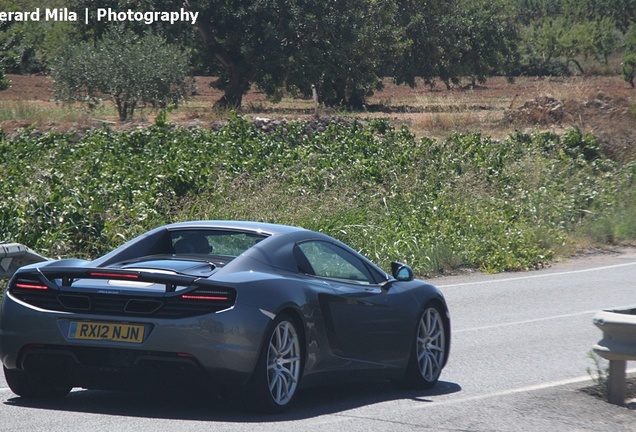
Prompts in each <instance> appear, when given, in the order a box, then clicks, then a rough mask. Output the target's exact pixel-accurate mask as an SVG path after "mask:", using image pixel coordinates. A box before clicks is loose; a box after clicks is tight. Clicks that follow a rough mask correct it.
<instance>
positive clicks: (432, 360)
mask: <svg viewBox="0 0 636 432" xmlns="http://www.w3.org/2000/svg"><path fill="white" fill-rule="evenodd" d="M447 333H448V327H447V325H446V323H445V321H444V317H443V315H442V310H441V309H440V307H439V306H437V305H435V304H429V305H427V306H426V307H425V308H424V310H423V311H422V313H421V314H420V316H419V320H418V323H417V330H416V332H415V340H414V341H413V345H412V351H411V355H410V358H409V362H408V365H407V370H406V374H405V376H404V379H403V380H402V381H401V382H400V384H401V385H402V386H404V387H408V388H425V389H428V388H431V387H433V386H434V385H435V384H436V383H437V381H438V380H439V376H440V374H441V373H442V369H443V368H444V365H445V364H446V356H447V355H448V344H447V341H448V337H449V335H448V334H447Z"/></svg>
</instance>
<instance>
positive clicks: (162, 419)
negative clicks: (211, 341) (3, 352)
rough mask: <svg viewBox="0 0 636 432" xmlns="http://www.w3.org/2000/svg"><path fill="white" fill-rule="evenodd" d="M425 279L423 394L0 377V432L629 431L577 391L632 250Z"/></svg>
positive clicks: (631, 426)
mask: <svg viewBox="0 0 636 432" xmlns="http://www.w3.org/2000/svg"><path fill="white" fill-rule="evenodd" d="M433 282H434V283H435V284H437V285H438V286H440V287H441V288H442V290H443V291H444V293H445V295H446V297H447V299H448V303H449V307H450V309H451V314H452V319H453V347H452V351H451V359H450V362H449V364H448V366H447V368H446V369H445V371H444V373H443V374H442V378H441V381H440V383H439V385H438V386H437V387H436V388H435V389H433V390H432V391H421V392H413V391H403V390H396V389H394V388H393V387H392V386H391V385H390V384H389V383H363V384H359V385H348V386H330V387H323V388H317V389H308V390H304V391H302V392H300V393H299V395H298V396H299V397H298V400H297V403H296V405H295V406H294V407H292V409H291V410H290V411H289V412H287V413H285V414H282V415H279V416H260V415H258V416H257V415H253V414H249V413H245V412H242V411H240V410H237V409H235V408H233V406H232V405H229V404H227V403H226V402H224V401H223V400H217V399H213V398H212V399H209V400H201V399H196V398H187V397H185V398H184V397H179V396H170V395H156V396H154V397H141V396H135V395H127V394H118V393H111V392H97V391H84V390H78V391H74V392H72V393H71V394H70V395H69V396H68V397H67V398H66V399H64V400H62V401H57V402H29V401H25V400H22V399H21V398H18V397H16V396H15V395H13V394H12V393H11V391H10V390H9V389H8V388H7V385H6V383H5V382H4V379H3V378H0V431H4V430H11V431H14V430H15V431H17V430H20V431H23V430H28V431H40V430H41V431H46V432H52V431H68V430H75V431H91V432H99V431H113V430H116V431H118V432H124V431H128V430H130V431H133V430H134V431H135V432H143V431H157V430H162V431H163V430H171V431H199V430H200V431H204V430H205V431H296V430H298V431H322V432H324V431H347V432H355V431H365V432H367V431H371V430H372V431H419V430H422V431H438V430H439V431H520V430H523V431H636V409H632V408H630V407H618V406H614V405H610V404H607V403H606V402H604V401H603V400H601V399H598V398H596V397H594V396H590V395H589V394H587V393H585V392H583V391H582V389H583V388H585V387H589V386H591V385H592V384H593V382H592V380H591V379H590V377H589V375H588V372H587V369H588V368H590V367H591V368H592V369H594V365H593V363H592V361H591V360H590V359H589V358H588V356H587V354H588V352H589V351H590V350H591V347H592V345H593V344H594V343H595V342H596V341H597V340H598V339H600V336H601V333H600V330H598V329H597V328H596V327H595V326H594V325H593V324H592V317H593V315H594V313H596V312H597V311H598V310H600V309H606V308H615V307H627V306H636V290H635V289H634V285H635V284H636V250H633V249H632V250H623V251H621V253H616V254H602V255H593V256H588V257H584V258H578V259H572V260H569V261H568V262H565V263H559V264H555V265H553V266H551V267H550V268H548V269H545V270H541V271H533V272H528V273H513V274H500V275H482V274H471V275H466V276H461V277H459V276H458V277H449V278H438V279H435V280H433ZM634 366H635V364H628V367H634ZM635 371H636V370H635ZM634 405H636V404H634Z"/></svg>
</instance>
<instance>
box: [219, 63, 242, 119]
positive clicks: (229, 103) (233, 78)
mask: <svg viewBox="0 0 636 432" xmlns="http://www.w3.org/2000/svg"><path fill="white" fill-rule="evenodd" d="M236 69H237V68H235V67H232V66H230V67H227V68H226V73H227V74H228V82H227V84H225V85H224V86H223V88H224V91H225V93H224V94H223V96H222V97H221V99H219V100H218V101H216V102H215V103H214V108H219V109H238V108H240V107H241V104H242V103H243V95H244V94H245V93H247V92H248V90H249V89H250V80H249V79H248V78H247V77H246V76H241V75H242V74H240V73H239V72H237V70H236Z"/></svg>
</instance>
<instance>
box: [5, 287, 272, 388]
mask: <svg viewBox="0 0 636 432" xmlns="http://www.w3.org/2000/svg"><path fill="white" fill-rule="evenodd" d="M69 321H79V322H82V321H90V322H108V323H112V322H115V323H118V322H119V323H121V322H125V323H129V324H138V325H144V326H145V327H146V328H147V329H148V332H147V335H146V337H145V339H144V341H143V342H142V343H139V344H136V343H135V344H132V343H126V342H113V341H88V340H87V341H84V340H81V341H78V340H72V339H70V338H69V337H68V334H65V331H66V330H65V329H67V328H68V323H69ZM270 321H271V318H270V317H268V316H267V315H265V314H264V313H262V312H261V311H260V310H258V309H256V308H253V307H250V306H246V305H241V304H236V305H235V306H234V308H232V309H228V310H225V311H223V312H218V313H213V314H208V315H204V316H198V317H191V318H183V319H174V320H165V319H154V320H153V319H149V318H143V319H141V318H120V319H117V318H114V317H112V316H96V315H82V314H68V313H61V312H54V311H47V310H42V309H38V308H35V307H33V306H30V305H28V304H26V303H23V302H21V301H20V300H17V299H15V298H13V297H12V296H11V295H10V294H6V295H5V298H4V301H3V302H2V308H1V309H0V360H1V361H2V363H3V364H4V366H5V367H6V368H8V369H15V368H17V369H24V370H28V371H30V372H33V373H47V374H50V373H53V374H56V375H59V376H60V377H63V378H64V379H65V380H68V381H66V383H67V384H70V385H72V386H74V387H86V388H113V387H114V388H122V387H139V386H141V387H143V386H145V385H146V384H147V383H151V384H152V383H158V382H162V381H166V378H162V377H167V376H173V377H176V378H175V380H176V381H179V380H181V381H183V382H187V381H189V380H190V377H194V382H195V383H200V382H205V381H209V382H214V383H219V384H237V385H242V384H245V383H246V382H247V380H249V378H250V376H251V374H252V371H253V370H254V366H255V364H256V360H257V358H258V353H259V351H260V344H261V341H262V339H263V334H264V332H265V330H266V329H267V327H268V325H269V323H270ZM206 385H207V384H206Z"/></svg>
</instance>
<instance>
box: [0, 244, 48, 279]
mask: <svg viewBox="0 0 636 432" xmlns="http://www.w3.org/2000/svg"><path fill="white" fill-rule="evenodd" d="M42 261H50V259H49V258H46V257H43V256H42V255H40V254H38V253H35V252H34V251H33V250H31V249H29V248H28V247H26V246H24V245H22V244H20V243H0V279H1V278H10V277H11V276H13V273H15V272H16V271H17V270H18V269H19V268H20V267H22V266H25V265H28V264H34V263H38V262H42Z"/></svg>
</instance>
